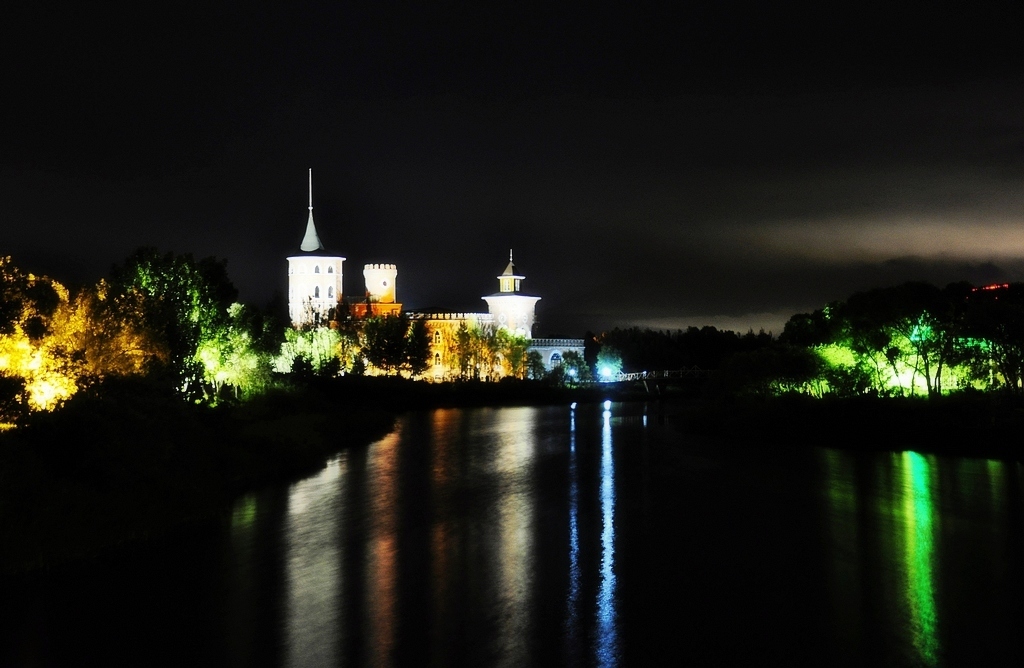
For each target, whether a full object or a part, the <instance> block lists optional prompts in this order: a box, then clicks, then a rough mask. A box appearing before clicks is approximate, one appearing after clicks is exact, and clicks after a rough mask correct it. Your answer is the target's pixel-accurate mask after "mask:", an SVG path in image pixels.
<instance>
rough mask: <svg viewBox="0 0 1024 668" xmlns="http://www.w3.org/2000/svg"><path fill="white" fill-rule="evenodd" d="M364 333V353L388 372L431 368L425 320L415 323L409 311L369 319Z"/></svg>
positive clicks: (414, 373) (370, 361) (378, 366)
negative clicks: (429, 365) (412, 321)
mask: <svg viewBox="0 0 1024 668" xmlns="http://www.w3.org/2000/svg"><path fill="white" fill-rule="evenodd" d="M363 336H364V339H365V340H364V343H363V356H364V357H366V361H367V362H369V363H370V364H372V365H373V366H375V367H377V368H378V369H380V370H382V371H384V373H387V374H390V373H394V372H397V371H400V370H404V371H407V372H408V373H411V374H413V375H417V374H420V373H423V371H424V370H425V369H426V368H427V364H428V361H429V358H430V338H429V336H428V332H427V328H426V323H424V322H423V321H422V320H417V321H416V322H415V323H411V322H410V320H409V316H408V315H406V314H405V313H400V314H397V315H386V316H375V317H372V318H368V319H367V320H366V325H365V327H364V328H363Z"/></svg>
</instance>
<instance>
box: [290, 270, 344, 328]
mask: <svg viewBox="0 0 1024 668" xmlns="http://www.w3.org/2000/svg"><path fill="white" fill-rule="evenodd" d="M344 262H345V258H343V257H338V256H325V255H295V256H292V257H289V258H288V316H289V317H290V318H291V321H292V326H294V327H301V326H303V325H308V324H311V323H313V322H314V321H315V320H317V319H321V320H322V319H326V318H327V317H328V315H329V313H330V311H331V309H333V308H335V307H336V306H337V305H338V304H339V303H340V302H341V297H342V294H343V292H342V279H343V268H342V264H343V263H344Z"/></svg>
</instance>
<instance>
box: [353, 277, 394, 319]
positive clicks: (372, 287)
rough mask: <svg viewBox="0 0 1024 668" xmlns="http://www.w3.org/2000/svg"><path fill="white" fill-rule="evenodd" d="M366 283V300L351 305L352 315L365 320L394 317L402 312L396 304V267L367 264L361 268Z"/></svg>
mask: <svg viewBox="0 0 1024 668" xmlns="http://www.w3.org/2000/svg"><path fill="white" fill-rule="evenodd" d="M363 279H364V280H365V281H366V299H364V300H362V301H359V302H356V301H353V302H352V304H351V309H352V315H353V316H354V317H356V318H365V317H368V316H378V315H396V314H398V313H401V312H402V305H401V304H399V303H398V299H397V292H396V283H397V281H398V267H397V266H395V265H393V264H368V265H365V266H364V267H363Z"/></svg>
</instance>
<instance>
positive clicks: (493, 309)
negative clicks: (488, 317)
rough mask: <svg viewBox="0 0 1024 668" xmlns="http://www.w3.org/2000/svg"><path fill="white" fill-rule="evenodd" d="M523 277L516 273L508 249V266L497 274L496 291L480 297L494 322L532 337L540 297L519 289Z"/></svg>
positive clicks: (513, 331)
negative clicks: (535, 312) (485, 303)
mask: <svg viewBox="0 0 1024 668" xmlns="http://www.w3.org/2000/svg"><path fill="white" fill-rule="evenodd" d="M525 278H526V277H525V276H522V275H521V274H517V273H516V265H515V264H514V263H513V262H512V251H511V250H509V252H508V266H507V267H505V271H503V272H502V273H501V275H500V276H498V292H497V293H496V294H493V295H489V296H487V297H483V298H482V299H483V300H484V301H485V302H487V310H488V311H489V312H490V313H491V314H492V315H493V316H494V322H495V324H497V325H498V327H505V328H506V329H508V330H509V331H511V332H512V333H513V334H518V335H520V336H525V337H526V338H532V336H533V323H534V311H535V309H536V306H537V302H538V301H539V300H540V297H535V296H533V295H527V294H524V293H522V292H520V291H519V290H520V286H521V284H522V281H523V280H524V279H525Z"/></svg>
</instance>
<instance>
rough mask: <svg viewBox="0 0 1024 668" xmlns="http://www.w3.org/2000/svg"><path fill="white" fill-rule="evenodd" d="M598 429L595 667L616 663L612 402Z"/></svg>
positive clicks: (607, 406)
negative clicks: (598, 556)
mask: <svg viewBox="0 0 1024 668" xmlns="http://www.w3.org/2000/svg"><path fill="white" fill-rule="evenodd" d="M604 405H605V411H604V413H603V416H604V426H603V427H602V428H601V587H600V589H599V590H598V592H597V633H596V636H597V638H596V640H597V646H596V648H595V649H596V652H597V657H596V658H597V664H598V665H600V666H613V665H616V664H617V663H618V637H617V632H616V628H615V617H616V614H615V612H616V611H615V467H614V465H613V462H612V425H611V418H612V413H611V411H610V410H608V409H610V408H611V402H610V401H606V402H605V403H604Z"/></svg>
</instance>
